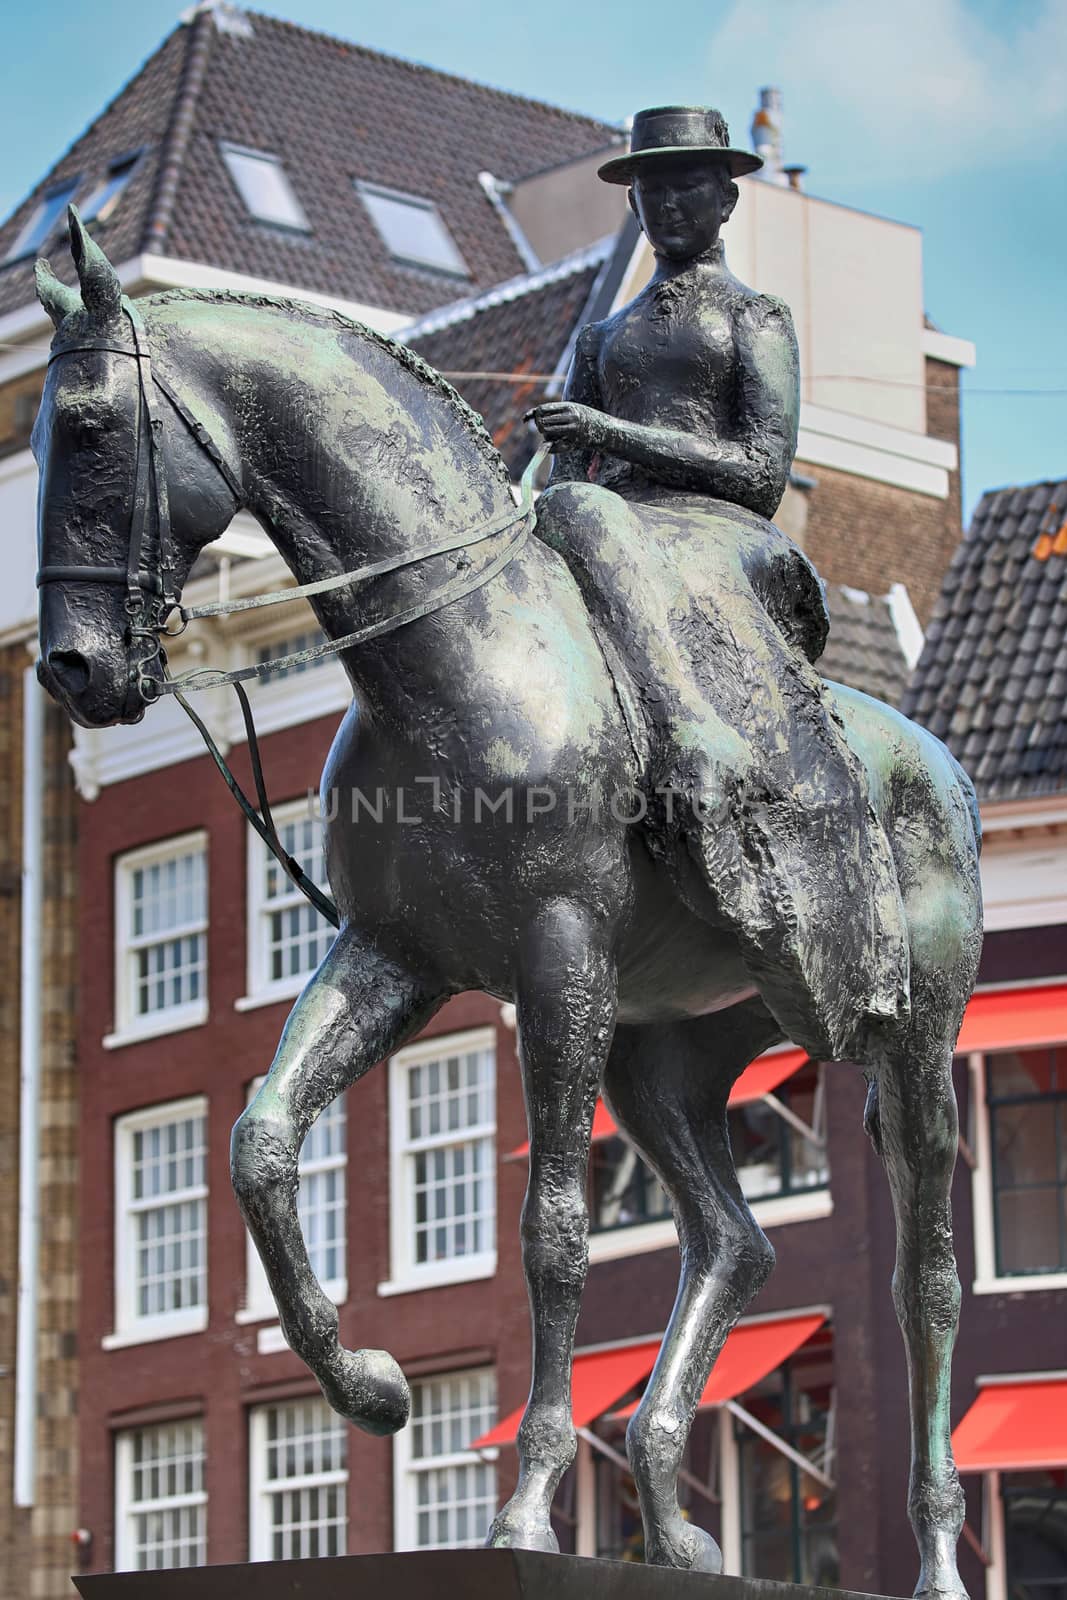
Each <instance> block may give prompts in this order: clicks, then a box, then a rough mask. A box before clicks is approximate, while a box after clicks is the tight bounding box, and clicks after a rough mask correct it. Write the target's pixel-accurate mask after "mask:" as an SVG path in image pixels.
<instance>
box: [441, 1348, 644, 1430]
mask: <svg viewBox="0 0 1067 1600" xmlns="http://www.w3.org/2000/svg"><path fill="white" fill-rule="evenodd" d="M659 1347H660V1341H659V1340H658V1339H649V1340H645V1341H644V1342H643V1343H642V1344H626V1345H621V1346H619V1347H618V1348H617V1349H614V1350H591V1351H590V1352H589V1353H588V1354H587V1355H580V1356H575V1358H574V1365H573V1367H572V1368H571V1411H572V1414H573V1416H574V1426H575V1427H576V1428H587V1427H588V1426H589V1424H590V1423H591V1422H594V1421H595V1420H596V1418H597V1417H601V1416H603V1415H604V1412H605V1411H607V1409H608V1407H609V1406H612V1405H614V1403H615V1401H616V1400H619V1399H621V1398H622V1396H623V1395H624V1394H626V1392H627V1391H628V1390H630V1389H632V1388H633V1386H634V1384H635V1383H640V1382H641V1381H642V1380H643V1379H644V1378H647V1377H648V1375H649V1373H650V1372H651V1371H652V1368H653V1367H654V1366H655V1364H656V1357H657V1355H658V1354H659ZM525 1410H526V1407H525V1406H524V1405H523V1406H520V1407H519V1409H518V1410H517V1411H513V1412H512V1413H511V1415H510V1416H509V1417H505V1418H504V1420H503V1422H498V1423H497V1425H496V1427H495V1428H493V1429H491V1430H490V1432H489V1433H485V1434H483V1435H482V1437H481V1438H480V1439H476V1440H475V1441H474V1443H473V1444H472V1445H471V1446H470V1448H471V1449H472V1450H487V1449H489V1448H490V1447H491V1446H493V1445H500V1444H514V1442H515V1438H516V1435H517V1434H518V1431H519V1423H520V1422H521V1421H522V1414H523V1412H524V1411H525Z"/></svg>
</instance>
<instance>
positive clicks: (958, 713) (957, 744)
mask: <svg viewBox="0 0 1067 1600" xmlns="http://www.w3.org/2000/svg"><path fill="white" fill-rule="evenodd" d="M903 709H904V710H905V711H906V712H907V714H908V715H909V716H911V717H914V718H915V719H916V720H917V721H918V722H921V723H922V724H923V725H924V726H925V727H927V728H929V729H930V731H931V732H932V733H936V734H937V736H938V738H940V739H943V740H944V741H945V743H946V744H947V745H948V746H949V748H950V749H951V751H952V753H953V755H955V756H956V757H957V759H958V760H959V761H961V762H962V763H963V765H964V766H965V767H966V769H967V771H968V772H969V773H970V775H971V777H972V778H973V780H974V782H975V785H976V787H977V789H978V792H979V795H980V796H981V797H982V798H983V799H1010V798H1012V797H1014V796H1023V795H1030V794H1042V793H1051V792H1055V791H1057V790H1061V789H1067V482H1059V483H1036V484H1032V485H1030V486H1029V487H1027V488H1022V489H1016V488H1011V489H998V490H994V491H991V492H990V493H988V494H985V495H983V496H982V499H981V501H980V502H979V505H978V509H977V510H976V512H975V514H974V520H973V522H972V523H971V526H970V529H969V531H968V532H967V534H966V535H965V537H964V539H963V542H962V543H961V544H960V546H959V548H958V549H957V551H956V554H955V556H954V557H953V560H952V565H951V566H950V567H949V570H948V572H947V573H946V575H945V579H944V582H943V584H942V587H941V596H940V598H939V600H938V602H937V606H936V608H935V610H934V614H933V618H932V619H931V622H930V626H929V629H928V631H927V635H926V648H925V649H924V651H923V653H922V656H921V658H920V660H919V663H918V666H917V667H916V669H915V673H914V676H913V677H912V681H911V684H910V686H909V688H908V692H907V694H906V696H905V698H904V702H903Z"/></svg>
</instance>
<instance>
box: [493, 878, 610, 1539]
mask: <svg viewBox="0 0 1067 1600" xmlns="http://www.w3.org/2000/svg"><path fill="white" fill-rule="evenodd" d="M515 998H516V1013H517V1025H518V1038H519V1059H520V1062H521V1064H522V1075H523V1089H524V1092H525V1096H526V1116H527V1121H528V1123H529V1129H530V1177H529V1184H528V1187H527V1190H526V1203H525V1205H524V1207H523V1213H522V1260H523V1270H524V1272H525V1274H526V1286H527V1290H528V1292H529V1296H530V1318H531V1323H532V1331H533V1373H532V1383H531V1386H530V1398H529V1401H528V1402H527V1406H526V1414H525V1416H524V1417H523V1419H522V1425H521V1427H520V1428H519V1437H518V1446H519V1481H518V1486H517V1487H516V1490H515V1493H514V1494H513V1495H512V1497H511V1499H510V1500H509V1501H508V1503H507V1505H506V1506H505V1507H504V1509H503V1510H502V1511H501V1512H500V1513H499V1515H498V1516H497V1518H496V1521H495V1522H494V1523H493V1526H492V1528H491V1529H490V1532H489V1537H488V1540H487V1543H489V1544H491V1545H509V1546H518V1547H519V1548H521V1549H528V1550H557V1549H558V1548H559V1546H558V1544H557V1541H556V1536H555V1534H554V1533H553V1531H552V1523H551V1511H552V1500H553V1497H554V1495H555V1492H556V1489H557V1488H558V1487H559V1482H560V1479H561V1478H562V1476H563V1474H564V1472H565V1471H566V1470H567V1468H568V1467H569V1466H570V1464H571V1462H572V1461H573V1459H574V1454H575V1449H576V1445H577V1441H576V1438H575V1432H574V1423H573V1420H572V1416H571V1356H572V1353H573V1349H574V1329H575V1324H576V1323H577V1320H578V1308H579V1302H580V1300H581V1294H582V1288H583V1286H584V1284H585V1275H586V1269H587V1267H588V1261H589V1247H588V1233H589V1215H588V1210H587V1206H586V1194H585V1185H586V1169H587V1167H588V1163H589V1136H590V1133H591V1132H592V1126H593V1112H594V1110H595V1108H596V1098H597V1092H598V1090H599V1087H600V1078H601V1074H602V1072H603V1069H604V1062H605V1059H606V1057H607V1053H608V1049H609V1047H610V1045H611V1037H612V1032H613V1029H614V1026H615V1002H616V988H615V962H614V956H613V953H612V951H611V949H610V941H609V939H608V938H607V936H606V934H605V931H604V929H603V927H602V926H600V925H599V924H598V922H597V921H596V919H595V918H594V917H593V916H592V914H591V913H589V912H588V911H587V910H586V909H585V908H584V907H581V906H578V905H576V904H574V903H573V902H571V901H566V900H556V901H553V902H552V903H551V904H550V905H549V906H547V907H545V909H544V910H543V911H542V912H541V914H540V915H539V916H538V917H537V918H536V919H535V921H534V922H533V923H532V924H531V926H530V927H529V928H528V929H526V931H525V933H524V935H523V939H522V948H521V951H520V959H519V968H518V973H517V982H516V996H515Z"/></svg>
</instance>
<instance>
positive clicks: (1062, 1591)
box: [1001, 1472, 1067, 1600]
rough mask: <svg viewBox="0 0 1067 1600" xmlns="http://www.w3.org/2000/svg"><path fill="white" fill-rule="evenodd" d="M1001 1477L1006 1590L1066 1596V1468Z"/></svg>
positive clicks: (1036, 1599) (1039, 1598) (1048, 1598)
mask: <svg viewBox="0 0 1067 1600" xmlns="http://www.w3.org/2000/svg"><path fill="white" fill-rule="evenodd" d="M1057 1480H1059V1481H1058V1482H1057ZM1001 1482H1002V1490H1003V1495H1004V1532H1005V1544H1006V1547H1007V1567H1008V1581H1007V1592H1008V1594H1009V1595H1012V1596H1025V1597H1032V1600H1067V1558H1065V1553H1067V1487H1065V1485H1064V1483H1063V1474H1062V1472H1056V1473H1053V1472H1010V1473H1005V1474H1004V1477H1003V1478H1002V1480H1001Z"/></svg>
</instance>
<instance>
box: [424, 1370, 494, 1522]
mask: <svg viewBox="0 0 1067 1600" xmlns="http://www.w3.org/2000/svg"><path fill="white" fill-rule="evenodd" d="M495 1421H496V1379H495V1376H494V1374H493V1373H491V1372H480V1373H464V1374H460V1375H459V1376H457V1377H454V1378H430V1379H427V1380H425V1381H424V1382H422V1383H415V1384H412V1388H411V1460H412V1471H411V1477H412V1480H413V1481H412V1485H411V1491H412V1498H413V1500H414V1504H415V1508H416V1510H415V1523H414V1528H413V1530H412V1533H413V1542H414V1544H415V1546H416V1547H417V1548H419V1549H445V1548H451V1549H459V1548H463V1547H467V1546H474V1545H480V1544H481V1543H482V1542H483V1540H484V1539H485V1536H486V1534H487V1532H488V1531H489V1524H490V1523H491V1522H492V1520H493V1515H494V1513H495V1510H496V1472H495V1469H494V1468H493V1466H492V1465H491V1464H490V1463H489V1462H482V1461H479V1460H478V1458H477V1457H476V1456H473V1457H469V1458H468V1460H466V1461H463V1460H457V1459H455V1458H456V1457H460V1456H463V1455H464V1454H465V1453H466V1451H467V1449H468V1446H469V1445H470V1444H471V1442H472V1441H473V1440H474V1439H477V1438H478V1437H479V1436H480V1435H481V1434H483V1433H486V1432H488V1430H489V1429H490V1428H491V1427H492V1426H493V1424H494V1422H495ZM448 1458H450V1459H448ZM435 1461H437V1462H439V1465H435V1464H434V1463H435Z"/></svg>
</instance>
